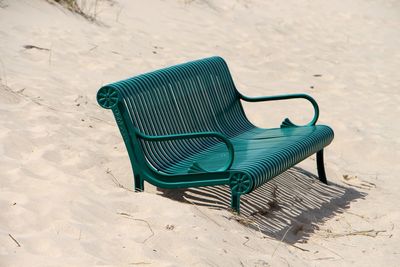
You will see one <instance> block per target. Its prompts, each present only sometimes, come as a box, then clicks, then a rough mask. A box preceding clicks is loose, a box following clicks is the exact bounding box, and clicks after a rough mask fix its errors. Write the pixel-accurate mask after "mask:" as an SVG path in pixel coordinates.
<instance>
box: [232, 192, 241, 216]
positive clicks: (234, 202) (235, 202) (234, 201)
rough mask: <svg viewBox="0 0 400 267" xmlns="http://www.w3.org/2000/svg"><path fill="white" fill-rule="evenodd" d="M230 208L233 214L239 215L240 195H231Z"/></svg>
mask: <svg viewBox="0 0 400 267" xmlns="http://www.w3.org/2000/svg"><path fill="white" fill-rule="evenodd" d="M231 208H232V210H233V211H234V212H237V213H240V195H239V194H234V193H232V196H231Z"/></svg>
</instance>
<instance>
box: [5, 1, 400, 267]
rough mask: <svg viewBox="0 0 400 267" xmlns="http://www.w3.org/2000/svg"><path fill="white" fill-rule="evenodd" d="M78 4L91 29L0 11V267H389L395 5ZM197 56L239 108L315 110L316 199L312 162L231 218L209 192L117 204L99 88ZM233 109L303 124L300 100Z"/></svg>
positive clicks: (37, 5)
mask: <svg viewBox="0 0 400 267" xmlns="http://www.w3.org/2000/svg"><path fill="white" fill-rule="evenodd" d="M81 3H82V9H83V10H84V11H85V12H86V13H88V14H89V15H91V16H94V17H95V18H96V21H95V22H90V21H88V20H87V19H85V18H83V17H81V16H79V15H76V14H73V13H71V12H70V11H68V10H66V9H65V8H62V7H60V6H57V5H51V4H49V3H47V2H46V1H44V0H15V1H12V0H1V1H0V118H1V123H0V155H1V156H0V174H1V179H0V210H1V212H0V266H94V265H102V266H397V265H398V262H399V260H400V249H399V247H400V232H399V222H400V212H399V208H398V207H399V205H400V198H399V193H398V192H399V191H400V181H399V179H398V178H399V177H398V174H399V172H400V164H399V162H400V137H399V132H400V124H399V119H398V116H399V115H400V106H399V103H400V74H399V69H400V50H399V49H398V48H399V47H400V35H399V31H398V30H399V26H400V15H399V14H400V4H399V2H397V1H383V0H374V1H361V0H355V1H351V2H350V1H342V0H340V1H331V2H329V3H328V2H327V1H306V0H301V1H284V2H283V1H268V2H267V1H261V0H253V1H250V0H241V1H228V0H221V1H178V0H170V1H161V0H160V1H156V0H151V1H129V0H117V1H106V0H102V1H94V0H93V1H89V0H88V1H81ZM24 46H26V47H24ZM32 46H34V47H32ZM40 48H41V49H40ZM212 55H220V56H222V57H224V58H225V59H226V61H227V62H228V64H229V67H230V69H231V72H232V75H233V78H234V80H235V82H236V85H237V87H238V89H239V90H240V91H241V92H243V93H244V94H247V95H250V96H259V95H274V94H282V93H297V92H305V93H308V94H310V95H312V96H313V97H315V99H316V100H317V101H318V103H319V105H320V108H321V116H320V120H319V122H320V123H322V124H328V125H330V126H331V127H332V128H333V129H334V130H335V134H336V135H335V140H334V142H333V143H332V144H331V145H330V146H329V147H328V148H327V149H326V153H325V157H326V170H327V175H328V179H329V181H330V182H331V183H330V185H329V186H326V185H323V184H320V183H319V182H317V181H316V179H315V176H314V175H315V174H316V170H315V157H311V158H309V159H307V160H306V161H304V162H302V163H301V164H299V166H297V167H296V168H292V169H291V170H289V171H288V172H285V173H284V174H282V175H280V176H279V177H277V178H276V179H274V180H273V181H272V182H271V183H268V184H266V185H265V186H263V187H261V188H260V189H258V190H257V191H255V192H253V194H251V195H249V196H246V197H245V199H244V203H243V214H242V216H241V217H237V216H235V215H234V214H232V213H230V212H229V211H228V205H229V203H228V202H229V190H228V189H227V188H225V187H212V188H200V189H189V190H177V191H167V190H159V189H156V188H154V187H153V186H150V185H148V184H146V190H145V192H143V193H134V192H132V191H131V189H132V183H133V179H132V170H131V167H130V165H129V159H128V155H127V153H126V150H125V147H124V145H123V142H122V139H121V136H120V133H119V131H118V129H117V127H116V125H115V122H114V120H113V117H112V114H111V112H109V111H107V110H103V109H101V108H100V107H99V106H98V105H97V103H96V100H95V95H96V92H97V90H98V88H99V87H100V86H102V85H103V84H106V83H109V82H112V81H116V80H120V79H124V78H127V77H130V76H133V75H136V74H140V73H143V72H146V71H150V70H154V69H158V68H161V67H164V66H168V65H172V64H177V63H182V62H185V61H189V60H193V59H198V58H203V57H207V56H212ZM245 109H246V113H247V114H248V116H249V117H250V118H251V119H252V121H254V123H256V124H257V125H259V126H264V127H274V126H277V125H279V123H280V121H281V120H282V119H283V118H285V117H290V118H291V119H292V120H293V121H295V122H299V123H302V122H306V121H307V120H308V119H309V118H310V116H311V115H312V109H311V107H310V106H309V105H308V104H307V103H306V102H302V101H293V102H279V103H271V104H268V105H266V104H251V105H245ZM271 203H276V205H271Z"/></svg>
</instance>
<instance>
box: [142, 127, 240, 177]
mask: <svg viewBox="0 0 400 267" xmlns="http://www.w3.org/2000/svg"><path fill="white" fill-rule="evenodd" d="M135 134H136V135H137V136H138V137H139V138H142V139H145V140H147V141H170V140H182V139H193V138H201V137H215V138H218V139H220V140H221V141H222V142H224V143H225V145H226V147H227V149H228V152H229V160H228V162H227V163H226V164H225V166H223V167H222V168H221V169H219V170H218V171H220V172H224V171H227V170H229V168H230V167H231V166H232V164H233V160H234V156H235V152H234V149H233V145H232V142H231V141H229V139H228V138H227V137H226V136H225V135H223V134H221V133H217V132H198V133H184V134H171V135H147V134H144V133H141V132H139V131H138V130H137V129H135Z"/></svg>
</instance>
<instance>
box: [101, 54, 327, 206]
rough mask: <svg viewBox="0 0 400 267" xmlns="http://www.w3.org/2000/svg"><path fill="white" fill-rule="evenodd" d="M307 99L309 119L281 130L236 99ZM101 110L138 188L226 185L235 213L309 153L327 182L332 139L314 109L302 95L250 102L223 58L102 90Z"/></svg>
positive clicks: (270, 97)
mask: <svg viewBox="0 0 400 267" xmlns="http://www.w3.org/2000/svg"><path fill="white" fill-rule="evenodd" d="M293 98H304V99H306V100H308V101H309V102H311V104H312V106H313V107H314V111H315V113H314V117H313V118H312V120H311V121H310V122H309V123H308V124H307V125H304V126H298V125H295V124H294V123H292V122H291V121H290V120H289V119H285V120H284V121H283V122H282V124H281V125H280V128H270V129H264V128H258V127H256V126H254V125H253V124H252V123H251V122H250V121H249V120H248V119H247V117H246V115H245V113H244V111H243V107H242V104H241V101H248V102H261V101H275V100H286V99H293ZM97 101H98V103H99V105H100V106H102V107H103V108H106V109H111V110H112V111H113V114H114V117H115V120H116V122H117V125H118V127H119V130H120V131H121V134H122V137H123V140H124V142H125V145H126V148H127V151H128V154H129V157H130V161H131V164H132V169H133V173H134V182H135V190H136V191H142V190H143V189H144V187H143V182H144V181H147V182H149V183H151V184H153V185H155V186H157V187H161V188H187V187H198V186H213V185H229V187H230V189H231V193H232V197H231V207H232V209H233V210H235V211H237V212H239V211H240V196H241V195H243V194H248V193H250V192H251V191H253V190H254V189H256V188H257V187H259V186H261V185H262V184H264V183H266V182H268V181H269V180H271V179H272V178H273V177H275V176H277V175H279V174H280V173H282V172H284V171H285V170H287V169H289V168H291V167H292V166H294V165H295V164H297V163H299V162H300V161H302V160H304V159H306V158H307V157H309V156H310V155H312V154H314V153H316V154H317V167H318V176H319V179H320V181H321V182H323V183H327V180H326V176H325V170H324V163H323V148H324V147H325V146H327V145H329V144H330V142H331V141H332V139H333V136H334V134H333V131H332V129H331V128H329V127H328V126H324V125H315V123H316V122H317V119H318V116H319V109H318V105H317V103H316V102H315V100H314V99H313V98H311V97H310V96H308V95H306V94H290V95H279V96H267V97H256V98H251V97H247V96H244V95H242V94H241V93H239V92H238V90H237V89H236V87H235V85H234V83H233V80H232V77H231V75H230V73H229V70H228V66H227V65H226V63H225V61H224V60H223V59H222V58H220V57H211V58H205V59H201V60H197V61H192V62H188V63H184V64H180V65H176V66H172V67H168V68H165V69H161V70H157V71H154V72H150V73H147V74H142V75H139V76H136V77H133V78H130V79H127V80H123V81H119V82H116V83H112V84H109V85H106V86H104V87H102V88H100V90H99V91H98V93H97Z"/></svg>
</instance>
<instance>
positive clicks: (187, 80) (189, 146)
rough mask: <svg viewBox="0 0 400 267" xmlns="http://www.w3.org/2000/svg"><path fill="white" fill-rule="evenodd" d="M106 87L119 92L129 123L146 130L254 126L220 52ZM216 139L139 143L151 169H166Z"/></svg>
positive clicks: (235, 130) (231, 132)
mask: <svg viewBox="0 0 400 267" xmlns="http://www.w3.org/2000/svg"><path fill="white" fill-rule="evenodd" d="M107 87H113V88H115V89H117V90H118V91H119V93H120V95H121V96H122V101H123V106H124V108H125V109H126V111H127V113H128V114H129V117H130V120H131V121H130V123H132V124H133V125H134V127H136V128H138V129H139V130H140V131H141V132H143V133H145V134H148V135H169V134H179V133H194V132H205V131H207V132H209V131H211V132H220V133H223V134H225V135H226V136H228V137H232V136H235V135H238V134H240V133H242V132H244V131H246V130H248V129H249V128H251V127H253V126H252V125H251V123H250V122H249V121H248V120H247V118H246V117H245V115H244V113H243V109H242V106H241V104H240V100H239V95H238V92H237V90H236V88H235V86H234V83H233V80H232V77H231V75H230V73H229V70H228V66H227V65H226V63H225V61H224V60H223V59H222V58H220V57H211V58H206V59H202V60H197V61H192V62H189V63H185V64H180V65H176V66H172V67H169V68H165V69H161V70H158V71H154V72H150V73H147V74H142V75H139V76H136V77H133V78H130V79H127V80H124V81H120V82H116V83H113V84H110V85H108V86H107ZM216 142H217V141H216V140H213V139H212V138H202V139H193V140H179V141H167V142H145V141H142V147H143V150H144V153H145V155H146V158H147V160H148V161H149V162H150V163H151V164H152V165H153V166H154V167H155V168H157V169H159V170H166V169H167V168H168V167H169V166H171V164H175V163H177V162H179V161H181V160H182V159H184V158H187V157H188V156H191V155H194V154H195V153H196V152H198V151H199V150H201V149H206V148H208V147H210V146H213V145H214V144H215V143H216Z"/></svg>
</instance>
